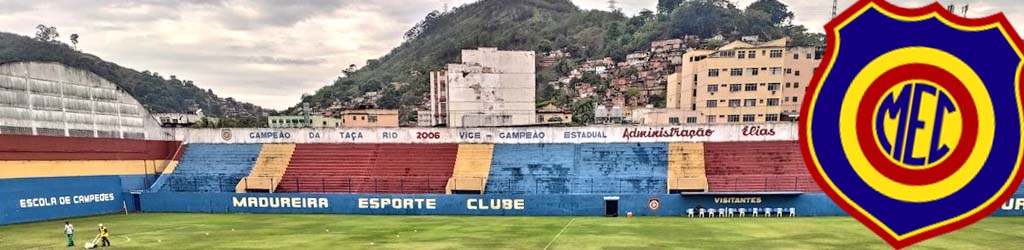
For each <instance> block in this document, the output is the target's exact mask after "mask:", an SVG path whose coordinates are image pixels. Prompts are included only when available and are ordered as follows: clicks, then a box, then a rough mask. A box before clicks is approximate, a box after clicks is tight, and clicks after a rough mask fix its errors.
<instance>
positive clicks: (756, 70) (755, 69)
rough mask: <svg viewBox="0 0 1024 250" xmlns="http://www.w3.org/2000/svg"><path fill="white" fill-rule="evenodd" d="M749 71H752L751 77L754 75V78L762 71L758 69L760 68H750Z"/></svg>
mask: <svg viewBox="0 0 1024 250" xmlns="http://www.w3.org/2000/svg"><path fill="white" fill-rule="evenodd" d="M747 71H750V75H752V76H756V75H757V73H760V72H758V71H760V69H758V68H749V69H747Z"/></svg>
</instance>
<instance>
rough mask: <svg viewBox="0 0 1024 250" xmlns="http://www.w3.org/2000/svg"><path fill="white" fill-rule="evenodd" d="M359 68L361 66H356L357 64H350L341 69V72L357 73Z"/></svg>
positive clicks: (347, 73)
mask: <svg viewBox="0 0 1024 250" xmlns="http://www.w3.org/2000/svg"><path fill="white" fill-rule="evenodd" d="M357 70H359V68H358V67H356V65H355V64H349V65H348V68H345V69H343V70H341V72H342V73H345V76H351V75H352V73H355V72H356V71H357Z"/></svg>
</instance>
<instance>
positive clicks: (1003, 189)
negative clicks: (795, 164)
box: [800, 0, 1024, 248]
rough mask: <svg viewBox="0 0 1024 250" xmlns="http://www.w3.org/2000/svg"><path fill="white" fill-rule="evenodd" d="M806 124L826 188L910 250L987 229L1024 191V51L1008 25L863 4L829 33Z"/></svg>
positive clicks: (806, 144)
mask: <svg viewBox="0 0 1024 250" xmlns="http://www.w3.org/2000/svg"><path fill="white" fill-rule="evenodd" d="M825 30H826V32H827V33H828V48H827V49H826V51H825V59H824V60H823V61H822V66H821V67H820V68H819V70H817V72H816V75H815V77H814V79H813V80H812V82H811V86H810V87H809V89H808V98H806V100H805V103H804V106H803V114H804V117H805V118H804V119H802V121H801V123H800V133H801V135H800V144H801V148H802V150H803V153H804V158H805V160H806V161H807V165H808V169H809V170H810V172H811V173H812V175H814V177H815V180H816V181H817V182H818V185H820V186H821V187H822V189H823V190H825V192H826V193H828V195H829V196H830V197H831V198H832V200H833V201H835V202H836V203H837V204H839V205H840V206H841V207H843V209H844V210H846V211H847V212H848V213H849V214H850V215H851V216H853V217H855V218H857V219H858V220H859V221H861V222H862V223H864V224H865V225H866V226H867V227H869V228H870V229H871V230H872V231H874V232H875V233H876V234H878V235H879V236H881V237H882V238H883V239H885V240H886V241H887V242H888V243H889V244H890V245H892V246H894V247H897V248H902V247H906V246H909V245H912V244H914V243H917V242H920V241H922V240H926V239H928V238H932V237H935V236H938V235H941V234H944V233H947V232H951V231H953V230H957V229H960V228H963V227H965V226H967V225H970V224H971V223H974V222H976V221H978V220H981V219H982V218H984V217H985V216H988V215H989V214H991V213H992V212H993V211H994V210H996V209H998V208H999V207H1000V205H1001V204H1002V203H1004V202H1006V200H1007V199H1008V198H1010V195H1012V194H1013V193H1014V191H1015V190H1016V189H1017V187H1018V186H1019V184H1020V181H1021V173H1020V165H1021V156H1022V154H1021V151H1022V146H1024V141H1022V139H1024V136H1022V121H1024V115H1022V113H1024V109H1022V102H1021V100H1022V93H1021V87H1022V84H1021V83H1022V82H1021V77H1022V73H1021V70H1022V65H1024V64H1022V62H1024V53H1022V52H1021V49H1022V48H1024V46H1022V43H1021V39H1020V38H1019V37H1018V35H1017V32H1016V31H1015V30H1013V28H1012V27H1011V26H1010V24H1009V22H1008V21H1007V20H1006V18H1005V17H1004V16H1003V15H1002V14H999V15H994V16H990V17H987V18H982V19H966V18H962V17H959V16H956V15H953V14H952V13H949V12H948V11H946V10H945V9H944V8H943V7H942V6H941V5H938V4H933V5H930V6H927V7H924V8H920V9H904V8H901V7H897V6H894V5H892V4H890V3H888V2H885V1H884V0H862V1H859V2H858V3H856V4H854V5H853V6H852V7H850V8H849V9H848V10H847V11H845V12H844V13H843V14H842V15H840V16H838V17H836V18H835V19H834V20H832V21H831V22H830V23H829V24H828V25H826V27H825Z"/></svg>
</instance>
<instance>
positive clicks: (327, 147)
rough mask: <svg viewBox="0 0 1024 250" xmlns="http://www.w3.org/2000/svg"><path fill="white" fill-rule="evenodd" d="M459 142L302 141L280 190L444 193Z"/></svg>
mask: <svg viewBox="0 0 1024 250" xmlns="http://www.w3.org/2000/svg"><path fill="white" fill-rule="evenodd" d="M457 154H458V146H457V145H455V144H299V145H297V146H296V149H295V153H294V154H293V157H292V160H291V162H290V163H289V166H288V169H287V170H286V171H285V175H284V177H283V180H282V182H281V184H279V185H278V187H279V189H278V191H280V192H328V193H332V192H339V193H352V192H355V193H363V192H365V193H444V192H445V184H446V182H447V180H448V178H450V177H451V175H452V171H453V170H452V168H453V166H454V164H455V158H456V156H457Z"/></svg>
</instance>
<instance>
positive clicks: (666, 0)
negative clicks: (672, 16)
mask: <svg viewBox="0 0 1024 250" xmlns="http://www.w3.org/2000/svg"><path fill="white" fill-rule="evenodd" d="M680 4H683V0H658V14H663V15H668V14H669V13H672V11H673V10H675V9H676V7H679V5H680Z"/></svg>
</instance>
